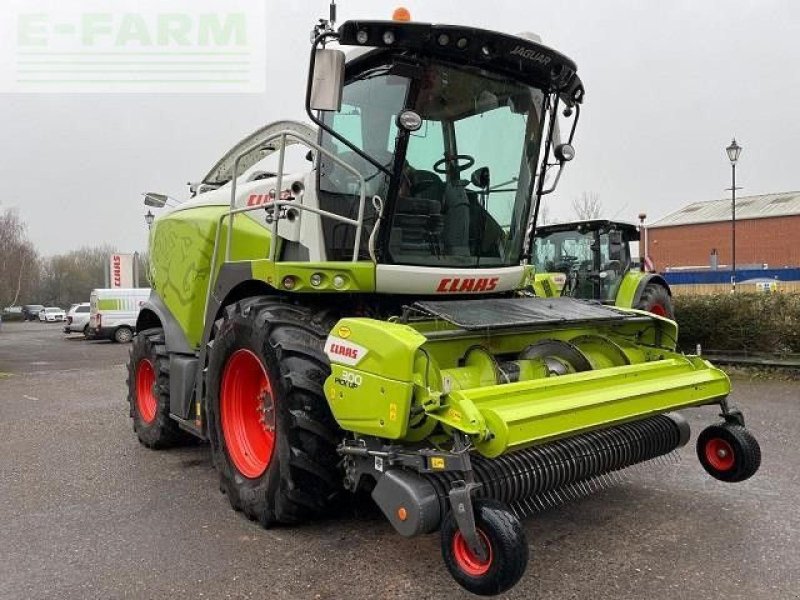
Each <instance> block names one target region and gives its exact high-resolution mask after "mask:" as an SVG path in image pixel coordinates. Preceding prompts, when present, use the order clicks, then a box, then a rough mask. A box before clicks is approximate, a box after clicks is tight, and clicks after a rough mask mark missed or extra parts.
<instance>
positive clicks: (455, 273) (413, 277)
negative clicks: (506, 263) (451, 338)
mask: <svg viewBox="0 0 800 600" xmlns="http://www.w3.org/2000/svg"><path fill="white" fill-rule="evenodd" d="M524 275H525V267H523V266H514V267H502V268H495V269H458V268H455V267H452V268H441V267H416V266H408V265H377V266H376V268H375V288H376V291H377V292H382V293H391V294H425V295H428V294H430V295H442V296H453V295H457V294H463V295H475V294H489V293H497V292H509V291H512V290H515V289H518V288H519V286H520V283H521V282H522V278H523V277H524ZM467 280H472V281H473V282H474V285H477V286H478V287H481V284H482V283H483V282H482V281H481V280H485V281H487V283H488V285H486V289H483V290H479V291H470V290H468V289H466V288H467V287H469V286H468V285H464V282H465V281H467ZM455 281H458V283H457V284H456V283H454V282H455ZM443 282H446V283H443ZM462 286H463V288H464V289H463V291H460V292H459V291H451V290H452V289H454V288H459V289H460V288H462ZM489 288H490V289H489Z"/></svg>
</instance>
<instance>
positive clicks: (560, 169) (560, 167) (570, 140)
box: [540, 104, 581, 196]
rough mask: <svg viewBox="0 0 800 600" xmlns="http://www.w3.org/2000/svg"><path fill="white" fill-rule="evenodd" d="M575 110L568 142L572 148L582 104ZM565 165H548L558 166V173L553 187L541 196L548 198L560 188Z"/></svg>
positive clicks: (559, 163)
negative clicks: (559, 184)
mask: <svg viewBox="0 0 800 600" xmlns="http://www.w3.org/2000/svg"><path fill="white" fill-rule="evenodd" d="M557 108H558V107H557V106H556V107H555V108H554V110H553V115H555V114H556V113H557V112H558V110H557ZM574 109H575V118H574V119H573V120H572V128H571V129H570V132H569V139H568V140H567V144H569V145H570V146H571V145H572V140H573V139H574V138H575V131H576V130H577V128H578V119H579V118H580V116H581V105H580V104H576V105H575V106H574ZM548 147H549V145H548ZM545 158H547V157H545ZM565 164H566V163H565V162H564V161H559V162H557V163H551V164H549V165H547V166H555V165H558V173H557V174H556V179H555V181H553V185H551V186H550V187H549V188H547V189H546V190H542V191H541V192H540V194H541V195H542V196H546V195H547V194H552V193H553V192H554V191H555V189H556V188H557V187H558V182H559V180H560V179H561V173H562V171H563V170H564V165H565Z"/></svg>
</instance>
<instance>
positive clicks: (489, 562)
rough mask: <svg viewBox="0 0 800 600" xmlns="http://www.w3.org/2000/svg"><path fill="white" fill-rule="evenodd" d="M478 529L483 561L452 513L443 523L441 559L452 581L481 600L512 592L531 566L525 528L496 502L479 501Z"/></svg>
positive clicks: (477, 507) (474, 506)
mask: <svg viewBox="0 0 800 600" xmlns="http://www.w3.org/2000/svg"><path fill="white" fill-rule="evenodd" d="M473 508H474V510H475V526H476V528H477V529H478V535H479V536H480V537H481V539H482V541H483V543H484V547H485V548H486V549H487V551H488V557H487V558H486V560H481V559H480V558H479V557H478V556H477V555H476V554H475V553H473V551H472V550H471V549H470V548H469V546H468V545H467V542H466V540H465V539H464V537H463V536H462V535H461V532H460V531H459V529H458V525H457V524H456V519H455V517H454V516H453V513H452V512H449V513H448V514H447V517H445V520H444V523H442V529H441V538H442V558H443V559H444V564H445V566H446V567H447V570H448V571H449V572H450V574H451V575H452V576H453V579H455V580H456V582H457V583H458V584H459V585H460V586H461V587H463V588H464V589H465V590H467V591H469V592H471V593H473V594H477V595H479V596H494V595H497V594H501V593H503V592H505V591H506V590H508V589H510V588H512V587H513V586H514V585H515V584H516V583H517V582H518V581H519V580H520V578H521V577H522V575H523V574H524V573H525V568H526V567H527V566H528V543H527V541H526V540H525V531H524V530H523V528H522V525H521V524H520V522H519V519H517V518H516V517H515V516H514V515H513V514H512V513H511V512H509V510H508V509H507V508H506V507H504V506H503V505H502V504H501V503H499V502H496V501H494V500H486V499H483V500H476V501H475V502H474V503H473Z"/></svg>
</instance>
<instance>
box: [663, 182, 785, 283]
mask: <svg viewBox="0 0 800 600" xmlns="http://www.w3.org/2000/svg"><path fill="white" fill-rule="evenodd" d="M647 233H648V238H649V239H648V247H649V253H650V257H651V258H652V260H653V262H654V263H655V267H656V269H658V270H659V271H670V270H672V269H676V268H678V269H687V268H692V267H694V268H698V269H709V268H711V269H714V268H715V265H716V267H717V268H718V269H720V270H729V269H730V264H731V200H730V198H728V199H726V200H712V201H710V202H695V203H694V204H689V205H688V206H685V207H684V208H682V209H680V210H679V211H677V212H674V213H672V214H669V215H667V216H666V217H664V218H662V219H660V220H658V221H656V222H654V223H652V224H650V225H648V227H647ZM799 242H800V192H785V193H781V194H764V195H761V196H744V197H741V198H737V199H736V267H737V270H738V269H748V268H751V269H754V268H755V269H758V268H763V269H766V268H770V269H778V268H785V267H800V243H799Z"/></svg>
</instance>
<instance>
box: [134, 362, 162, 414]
mask: <svg viewBox="0 0 800 600" xmlns="http://www.w3.org/2000/svg"><path fill="white" fill-rule="evenodd" d="M155 384H156V370H155V369H154V368H153V363H152V362H150V359H147V358H143V359H142V360H140V361H139V364H138V365H137V366H136V408H137V409H138V410H139V416H140V417H141V419H142V421H144V422H145V423H148V424H149V423H152V422H153V421H155V420H156V412H157V411H158V398H156V395H155V393H153V387H154V386H155Z"/></svg>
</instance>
